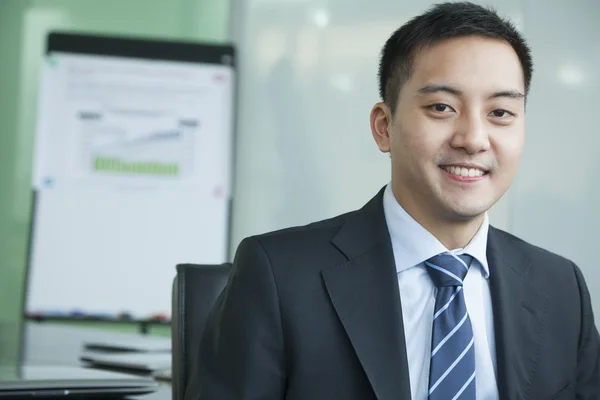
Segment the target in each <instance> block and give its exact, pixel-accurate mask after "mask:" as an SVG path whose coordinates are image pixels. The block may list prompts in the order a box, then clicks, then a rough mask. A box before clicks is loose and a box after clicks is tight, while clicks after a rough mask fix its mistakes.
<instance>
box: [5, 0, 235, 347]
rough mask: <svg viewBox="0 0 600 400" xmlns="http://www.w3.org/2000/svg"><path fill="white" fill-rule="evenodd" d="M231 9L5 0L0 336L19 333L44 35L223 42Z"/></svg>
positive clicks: (219, 1) (222, 4) (208, 0)
mask: <svg viewBox="0 0 600 400" xmlns="http://www.w3.org/2000/svg"><path fill="white" fill-rule="evenodd" d="M229 6H230V0H168V1H167V0H0V329H3V330H4V332H6V331H7V330H11V329H14V330H15V331H16V326H18V321H19V318H20V310H21V298H22V288H23V277H24V271H25V264H26V253H27V251H26V248H27V238H28V231H29V222H30V218H29V216H30V208H31V184H30V181H31V172H32V171H31V166H32V148H33V139H34V129H35V115H36V104H37V84H38V75H39V66H40V61H41V59H42V55H43V51H44V46H45V37H46V33H47V32H48V31H49V30H52V29H64V30H70V31H75V32H89V33H104V34H115V35H119V34H123V35H135V36H145V37H154V38H169V39H191V40H200V41H208V42H224V41H226V40H227V32H228V28H229V26H228V21H229ZM157 331H158V332H163V333H164V329H158V330H157ZM4 340H6V339H4ZM3 344H4V345H5V346H2V345H3ZM2 348H4V349H6V343H2V342H0V355H1V353H2Z"/></svg>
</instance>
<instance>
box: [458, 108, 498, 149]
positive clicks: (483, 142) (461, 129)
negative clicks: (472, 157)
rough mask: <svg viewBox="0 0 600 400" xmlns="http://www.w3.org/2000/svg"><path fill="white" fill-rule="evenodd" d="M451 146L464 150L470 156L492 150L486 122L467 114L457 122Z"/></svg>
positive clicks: (476, 116) (477, 116) (479, 117)
mask: <svg viewBox="0 0 600 400" xmlns="http://www.w3.org/2000/svg"><path fill="white" fill-rule="evenodd" d="M450 146H452V147H453V148H456V149H464V150H465V151H466V152H467V153H469V154H477V153H480V152H484V151H487V150H489V149H490V140H489V136H488V134H487V131H486V121H485V119H484V118H482V117H481V116H479V115H474V114H465V115H463V116H462V117H461V118H459V119H457V120H456V126H455V130H454V134H453V135H452V139H451V141H450Z"/></svg>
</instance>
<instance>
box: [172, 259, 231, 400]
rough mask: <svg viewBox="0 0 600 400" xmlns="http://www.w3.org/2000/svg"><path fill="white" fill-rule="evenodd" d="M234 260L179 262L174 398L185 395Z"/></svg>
mask: <svg viewBox="0 0 600 400" xmlns="http://www.w3.org/2000/svg"><path fill="white" fill-rule="evenodd" d="M230 269H231V263H225V264H219V265H198V264H179V265H177V276H176V277H175V280H174V282H173V299H172V307H173V310H172V317H171V340H172V343H173V344H172V352H173V359H172V366H171V368H172V388H173V399H174V400H180V399H183V397H184V394H185V389H186V386H187V384H188V380H189V377H190V372H191V371H192V367H193V365H194V363H195V362H197V357H198V350H199V349H198V345H199V344H200V338H201V337H202V333H203V332H204V325H205V323H206V319H207V318H208V314H209V313H210V311H211V310H212V307H213V306H214V304H215V301H216V300H217V297H218V296H219V294H220V293H221V292H222V291H223V288H224V287H225V285H226V284H227V278H228V276H229V271H230Z"/></svg>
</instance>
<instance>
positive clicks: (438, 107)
mask: <svg viewBox="0 0 600 400" xmlns="http://www.w3.org/2000/svg"><path fill="white" fill-rule="evenodd" d="M429 108H431V109H432V110H433V111H435V112H439V113H446V112H452V111H454V110H453V109H452V107H450V106H449V105H447V104H441V103H440V104H433V105H431V106H430V107H429Z"/></svg>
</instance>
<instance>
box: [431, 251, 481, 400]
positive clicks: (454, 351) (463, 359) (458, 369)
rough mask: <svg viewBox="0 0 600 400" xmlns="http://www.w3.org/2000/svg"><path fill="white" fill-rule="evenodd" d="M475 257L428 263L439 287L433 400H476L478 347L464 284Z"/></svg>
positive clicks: (433, 339)
mask: <svg viewBox="0 0 600 400" xmlns="http://www.w3.org/2000/svg"><path fill="white" fill-rule="evenodd" d="M472 260H473V257H471V256H469V255H466V254H463V255H459V256H456V255H453V254H448V253H442V254H439V255H437V256H435V257H432V258H430V259H429V260H427V261H425V266H426V267H427V271H428V272H429V276H430V277H431V279H432V281H433V283H434V284H435V285H436V286H437V288H438V290H437V295H436V297H435V311H434V315H433V332H432V337H431V365H430V369H429V397H428V398H429V400H458V399H460V400H475V394H476V391H475V347H474V338H473V329H472V327H471V320H470V318H469V314H468V313H467V306H466V304H465V296H464V291H463V280H464V279H465V276H466V275H467V272H468V270H469V265H470V264H471V261H472Z"/></svg>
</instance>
